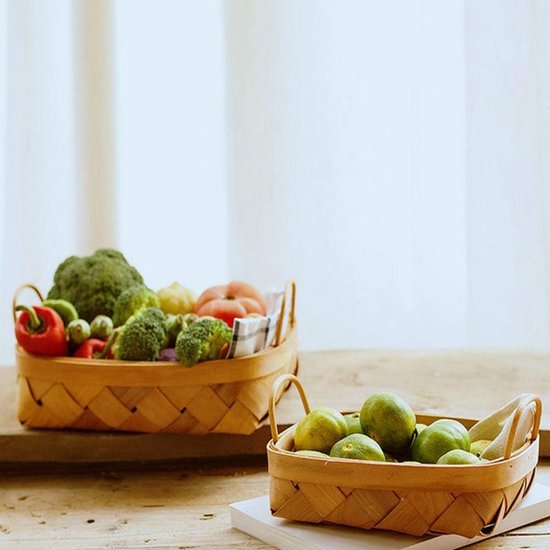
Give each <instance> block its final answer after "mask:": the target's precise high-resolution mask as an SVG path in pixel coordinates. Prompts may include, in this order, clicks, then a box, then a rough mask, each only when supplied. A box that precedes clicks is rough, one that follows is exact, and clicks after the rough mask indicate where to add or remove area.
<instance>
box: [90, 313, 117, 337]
mask: <svg viewBox="0 0 550 550" xmlns="http://www.w3.org/2000/svg"><path fill="white" fill-rule="evenodd" d="M90 331H91V337H92V338H100V339H101V340H105V339H107V338H109V337H110V336H111V334H113V320H112V319H111V318H110V317H107V315H97V316H96V317H94V319H93V321H92V322H91V323H90Z"/></svg>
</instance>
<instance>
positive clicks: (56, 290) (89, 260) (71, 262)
mask: <svg viewBox="0 0 550 550" xmlns="http://www.w3.org/2000/svg"><path fill="white" fill-rule="evenodd" d="M53 280H54V284H53V286H52V288H51V289H50V291H49V292H48V299H50V298H52V299H62V300H67V301H68V302H71V303H72V304H73V305H74V306H75V307H76V309H77V311H78V313H79V315H80V317H81V318H82V319H85V320H86V321H88V322H91V321H92V320H93V319H94V317H95V316H96V315H107V316H108V317H112V316H113V312H114V307H115V302H116V300H117V298H118V297H119V295H120V294H121V293H122V291H123V290H126V289H127V288H130V287H132V286H136V285H143V278H142V276H141V275H140V274H139V272H138V271H137V270H136V269H135V268H134V267H132V266H131V265H130V264H129V263H128V262H127V261H126V258H125V257H124V256H123V255H122V254H121V253H120V252H119V251H118V250H113V249H109V248H101V249H99V250H96V251H95V252H94V253H93V254H92V255H91V256H84V257H78V256H70V257H69V258H67V259H66V260H65V261H63V262H62V263H61V264H60V265H59V266H58V268H57V270H56V272H55V275H54V279H53Z"/></svg>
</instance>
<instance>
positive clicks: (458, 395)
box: [0, 350, 550, 464]
mask: <svg viewBox="0 0 550 550" xmlns="http://www.w3.org/2000/svg"><path fill="white" fill-rule="evenodd" d="M299 376H300V378H301V380H302V382H303V385H304V388H305V390H306V392H307V395H308V397H309V401H310V404H311V406H312V407H315V406H322V405H323V406H332V407H335V408H337V409H339V410H356V409H359V408H360V407H361V404H362V403H363V401H364V399H365V398H366V396H368V395H369V394H370V393H372V392H375V391H379V390H387V391H394V392H396V393H398V394H400V395H401V396H402V397H403V398H405V399H406V400H408V401H409V403H410V404H411V405H412V407H413V408H414V409H415V410H416V411H418V412H425V413H435V414H442V415H451V416H462V417H470V418H481V417H483V416H485V415H486V414H488V413H490V412H491V411H493V410H495V409H497V408H499V407H501V406H502V405H503V404H505V403H506V402H507V401H509V400H510V399H512V398H513V397H515V396H516V395H517V394H518V393H522V392H533V393H538V394H539V395H541V397H542V399H543V403H550V351H549V352H538V353H529V352H489V351H483V352H481V351H478V352H463V351H434V352H419V351H376V350H373V351H365V350H355V351H329V352H305V353H301V354H300V371H299ZM15 381H16V373H15V370H14V369H13V368H9V367H4V368H0V464H11V463H22V462H24V463H45V462H65V463H82V462H99V463H101V462H128V461H140V462H144V461H174V460H176V461H177V460H182V459H190V458H197V457H217V456H239V455H263V454H264V453H265V444H266V443H267V441H268V440H269V438H270V433H269V428H268V426H267V424H266V425H264V426H263V427H262V428H260V429H259V430H258V431H257V432H256V433H255V434H254V435H252V436H248V437H246V436H223V435H209V436H205V437H195V436H185V435H174V434H128V433H100V432H77V431H61V430H25V429H23V428H21V426H20V425H19V422H18V421H17V418H16V408H15V399H16V395H15V387H16V384H15ZM302 415H303V411H302V408H301V404H300V400H299V398H298V395H297V392H295V391H294V390H292V389H291V390H290V391H289V392H287V394H285V396H284V397H283V398H282V400H281V402H280V404H279V406H278V407H277V422H278V424H279V425H280V426H281V427H282V428H284V427H285V426H288V425H291V424H293V423H295V422H297V421H298V420H299V419H300V418H301V417H302ZM542 430H543V431H542V437H541V454H542V455H543V456H550V408H545V409H544V410H543V419H542Z"/></svg>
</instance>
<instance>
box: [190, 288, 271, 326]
mask: <svg viewBox="0 0 550 550" xmlns="http://www.w3.org/2000/svg"><path fill="white" fill-rule="evenodd" d="M193 312H194V313H196V314H197V315H199V316H200V317H203V316H205V315H211V316H212V317H216V318H217V319H221V320H222V321H225V322H226V323H227V324H228V325H229V326H230V327H233V322H234V320H235V319H236V318H242V317H247V316H248V315H250V314H252V313H257V314H259V315H265V314H266V313H267V302H266V300H265V297H264V295H263V294H262V293H261V292H260V291H259V290H257V289H256V288H254V287H253V286H252V285H249V284H248V283H243V282H240V281H233V282H232V283H229V284H227V285H220V286H213V287H210V288H208V289H206V290H205V291H204V292H203V293H202V294H201V295H200V296H199V298H198V300H197V303H196V304H195V308H194V309H193Z"/></svg>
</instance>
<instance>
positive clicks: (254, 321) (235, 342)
mask: <svg viewBox="0 0 550 550" xmlns="http://www.w3.org/2000/svg"><path fill="white" fill-rule="evenodd" d="M266 299H267V311H268V314H267V315H265V316H258V317H245V318H244V319H235V322H234V323H233V338H232V340H231V345H230V346H229V351H228V353H227V355H226V358H227V359H231V358H233V357H243V356H245V355H252V354H253V353H258V352H259V351H262V350H264V349H266V348H268V347H269V346H270V345H271V344H272V343H273V338H274V337H275V330H276V328H277V324H278V322H279V315H280V309H281V303H282V299H283V292H282V291H276V292H269V293H267V294H266Z"/></svg>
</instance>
